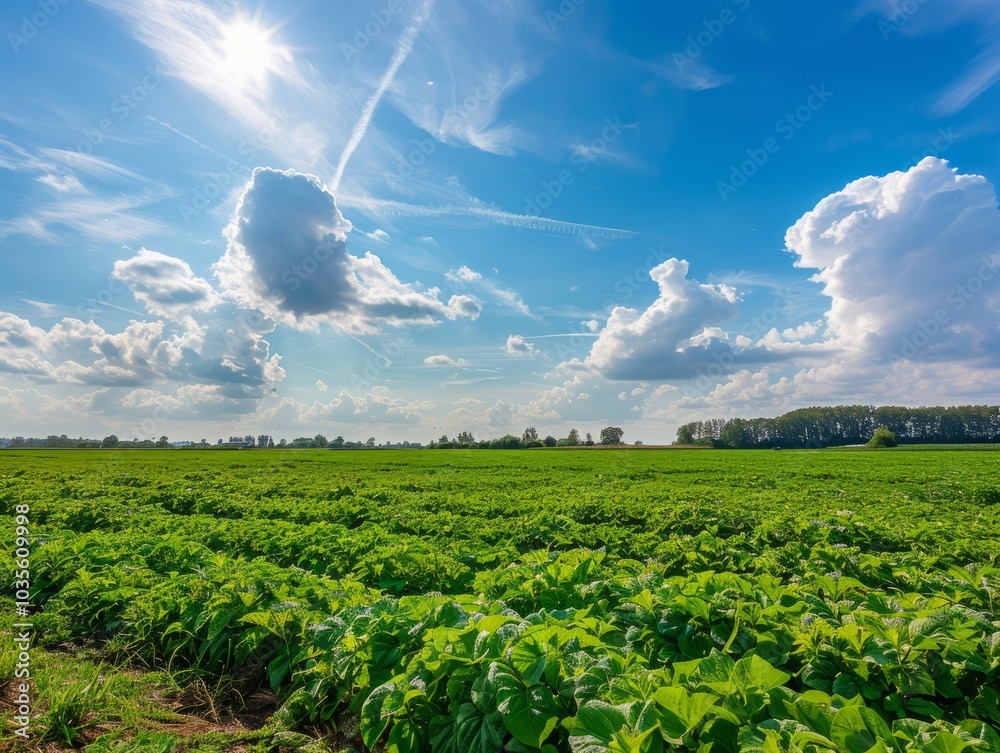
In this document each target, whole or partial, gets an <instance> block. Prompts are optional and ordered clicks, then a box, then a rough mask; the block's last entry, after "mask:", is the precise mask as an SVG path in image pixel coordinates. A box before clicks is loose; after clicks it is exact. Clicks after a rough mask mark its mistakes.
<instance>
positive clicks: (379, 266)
mask: <svg viewBox="0 0 1000 753" xmlns="http://www.w3.org/2000/svg"><path fill="white" fill-rule="evenodd" d="M351 230H352V225H351V223H350V222H349V221H348V220H347V219H345V218H344V216H343V215H342V214H341V213H340V210H339V209H338V208H337V204H336V200H335V199H334V196H333V194H331V193H330V192H329V191H328V190H326V188H325V187H324V186H323V184H322V183H321V182H320V180H319V179H318V178H316V177H315V176H312V175H305V174H302V173H298V172H295V171H293V170H289V171H279V170H271V169H268V168H257V169H256V170H254V173H253V177H252V178H251V179H250V182H249V183H248V184H247V186H246V189H245V190H244V192H243V195H242V196H241V198H240V201H239V204H238V206H237V208H236V214H235V216H234V218H233V221H232V222H231V223H230V225H229V227H228V228H226V237H227V239H228V241H229V243H228V246H227V248H226V252H225V254H224V255H223V257H222V259H220V260H219V262H218V263H217V264H216V265H215V272H216V275H217V276H218V278H219V281H220V283H221V285H222V289H223V291H224V292H225V293H226V295H228V296H229V297H230V298H232V299H233V300H235V301H236V302H237V303H239V304H240V305H241V306H245V307H247V308H255V309H259V310H261V311H263V312H264V313H266V314H267V315H268V316H270V317H272V318H274V319H275V320H276V321H278V322H280V323H282V324H286V325H288V326H292V327H296V328H299V329H315V328H317V327H318V326H319V325H320V324H329V325H332V326H335V327H338V328H340V329H342V330H344V331H346V332H350V333H354V334H362V333H374V332H378V331H380V329H381V328H382V327H384V326H402V325H407V324H423V325H428V324H434V323H436V322H438V321H440V320H441V319H442V318H447V319H457V318H469V319H475V318H476V317H477V316H478V315H479V311H480V307H479V305H478V304H477V302H476V301H475V300H473V299H472V298H471V297H470V296H452V298H451V299H450V300H449V301H448V302H447V303H445V302H442V301H441V299H440V293H441V291H440V290H439V289H438V288H429V289H421V288H419V287H418V286H417V285H412V284H407V283H404V282H401V281H400V280H399V279H398V278H397V277H396V276H395V275H394V274H393V273H392V272H391V271H390V270H389V268H388V267H386V266H385V265H384V264H383V263H382V261H381V259H379V257H377V256H375V255H373V254H371V253H366V254H365V255H364V256H363V257H358V256H353V255H351V254H350V253H348V250H347V237H348V234H349V233H350V232H351Z"/></svg>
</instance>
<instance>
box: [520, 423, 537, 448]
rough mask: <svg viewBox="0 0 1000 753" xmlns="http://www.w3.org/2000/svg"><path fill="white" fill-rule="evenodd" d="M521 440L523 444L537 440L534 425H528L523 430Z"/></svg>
mask: <svg viewBox="0 0 1000 753" xmlns="http://www.w3.org/2000/svg"><path fill="white" fill-rule="evenodd" d="M521 441H522V442H524V443H525V444H528V442H537V441H538V429H536V428H535V427H534V426H529V427H528V428H527V429H525V430H524V434H523V435H521Z"/></svg>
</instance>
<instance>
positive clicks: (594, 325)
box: [580, 319, 601, 332]
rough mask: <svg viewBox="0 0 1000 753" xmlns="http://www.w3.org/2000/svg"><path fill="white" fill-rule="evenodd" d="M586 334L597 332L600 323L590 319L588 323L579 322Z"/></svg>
mask: <svg viewBox="0 0 1000 753" xmlns="http://www.w3.org/2000/svg"><path fill="white" fill-rule="evenodd" d="M580 324H582V325H583V326H584V328H585V329H586V330H587V331H588V332H597V330H599V329H600V328H601V323H600V322H599V321H597V320H596V319H591V320H590V321H586V322H580Z"/></svg>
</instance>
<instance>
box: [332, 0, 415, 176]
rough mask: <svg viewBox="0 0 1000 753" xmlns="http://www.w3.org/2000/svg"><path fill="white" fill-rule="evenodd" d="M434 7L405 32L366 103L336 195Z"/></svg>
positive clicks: (339, 169)
mask: <svg viewBox="0 0 1000 753" xmlns="http://www.w3.org/2000/svg"><path fill="white" fill-rule="evenodd" d="M433 7H434V0H426V2H425V3H424V7H423V8H422V9H421V11H420V12H419V13H418V14H417V16H416V18H414V19H413V24H412V25H410V26H407V27H406V29H404V30H403V36H402V37H401V38H400V40H399V46H398V47H397V48H396V54H395V55H393V56H392V60H391V61H390V62H389V67H388V68H387V69H386V71H385V73H384V74H382V80H381V81H380V82H379V84H378V88H377V89H376V90H375V93H374V94H372V95H371V97H369V98H368V101H367V102H366V103H365V106H364V109H363V110H362V111H361V117H360V118H359V119H358V122H357V124H355V126H354V130H353V131H352V132H351V138H350V139H349V140H348V142H347V146H345V147H344V151H343V152H342V153H341V155H340V162H339V163H338V164H337V172H336V174H335V175H334V176H333V184H332V186H331V188H332V190H333V192H334V193H336V191H337V188H338V187H339V186H340V179H341V178H343V177H344V170H345V169H346V168H347V163H348V161H349V160H350V159H351V155H352V154H354V150H355V149H357V148H358V144H360V143H361V140H362V139H363V138H364V137H365V132H366V131H367V130H368V125H369V124H370V123H371V122H372V117H373V116H374V115H375V110H377V109H378V106H379V103H380V102H381V101H382V97H383V96H384V95H385V93H386V91H387V90H388V89H389V87H390V86H391V85H392V81H393V79H394V78H396V74H397V73H398V72H399V69H400V66H402V65H403V62H404V61H405V60H406V58H407V57H408V56H409V54H410V52H411V50H413V44H414V43H415V42H416V41H417V37H418V36H419V35H420V30H421V29H423V27H424V23H425V22H426V21H427V17H428V16H429V15H430V12H431V9H432V8H433Z"/></svg>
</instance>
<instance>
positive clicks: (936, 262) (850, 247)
mask: <svg viewBox="0 0 1000 753" xmlns="http://www.w3.org/2000/svg"><path fill="white" fill-rule="evenodd" d="M785 242H786V245H787V248H788V250H789V251H790V252H792V253H793V254H795V256H796V266H799V267H803V268H807V269H814V270H817V272H816V275H815V276H814V278H813V279H814V280H815V281H816V282H818V283H820V284H821V285H822V286H823V287H822V292H823V293H824V294H825V295H826V296H828V297H829V299H830V307H829V310H828V311H827V313H826V315H825V317H824V320H823V321H820V322H807V323H805V324H803V325H800V326H798V327H794V328H789V329H786V330H784V331H782V332H778V331H777V330H771V331H770V332H768V333H767V334H766V335H765V336H764V337H763V338H761V340H760V341H759V343H757V344H756V345H755V348H764V349H766V350H767V351H769V352H779V351H780V352H782V353H783V354H784V355H785V356H787V357H788V358H790V359H796V358H800V357H801V356H802V355H803V354H805V353H809V354H811V358H810V359H809V360H810V361H811V363H806V364H800V365H799V369H798V370H797V371H788V372H786V371H783V370H781V369H777V368H774V366H765V367H764V368H763V369H761V370H758V371H752V370H750V369H742V370H740V371H737V372H735V373H733V374H730V375H729V376H728V377H727V378H726V379H724V380H722V381H721V382H720V383H719V384H717V385H716V386H714V387H713V388H712V389H711V390H710V391H709V392H708V393H707V394H705V395H701V396H697V395H694V396H693V395H687V396H685V397H683V398H681V399H679V400H677V401H676V402H675V403H674V404H673V405H672V406H670V407H667V408H664V409H662V410H660V411H658V412H657V413H654V414H650V415H651V417H662V416H667V415H677V412H678V411H684V410H692V411H696V412H697V413H698V414H699V415H704V413H705V411H706V409H712V410H714V411H717V412H720V413H728V414H730V415H731V414H732V413H734V412H738V413H760V412H775V411H778V410H779V409H788V408H790V407H797V406H801V405H810V404H837V403H845V402H850V403H856V402H858V401H868V402H873V403H881V404H892V403H900V404H912V403H913V402H914V401H919V402H921V403H924V404H931V403H939V404H940V403H944V404H947V403H954V402H967V401H979V402H982V401H983V400H986V399H990V400H993V399H997V397H998V396H1000V378H998V377H1000V253H998V249H1000V211H998V208H997V198H996V191H995V189H994V187H993V185H992V184H991V183H990V182H989V181H988V180H986V178H984V177H982V176H978V175H962V174H959V173H958V172H957V171H956V170H954V169H952V168H951V167H949V166H948V164H947V162H945V161H943V160H940V159H936V158H932V157H928V158H927V159H925V160H923V161H922V162H920V163H919V164H918V165H916V166H914V167H912V168H910V169H909V170H907V171H905V172H895V173H891V174H889V175H886V176H883V177H874V176H871V177H866V178H861V179H860V180H856V181H854V182H852V183H850V184H848V185H847V186H845V187H844V189H843V190H841V191H837V192H836V193H834V194H831V195H830V196H827V197H826V198H824V199H823V200H821V201H820V202H819V203H818V204H817V205H816V206H815V207H814V208H813V209H811V210H810V211H808V212H806V213H805V214H804V215H803V216H802V218H801V219H799V220H798V221H797V222H796V223H795V224H794V225H793V226H792V227H791V228H790V229H789V230H788V232H787V234H786V238H785ZM802 340H811V341H813V345H803V344H802V342H801V341H802ZM791 362H795V361H794V360H792V361H791Z"/></svg>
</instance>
